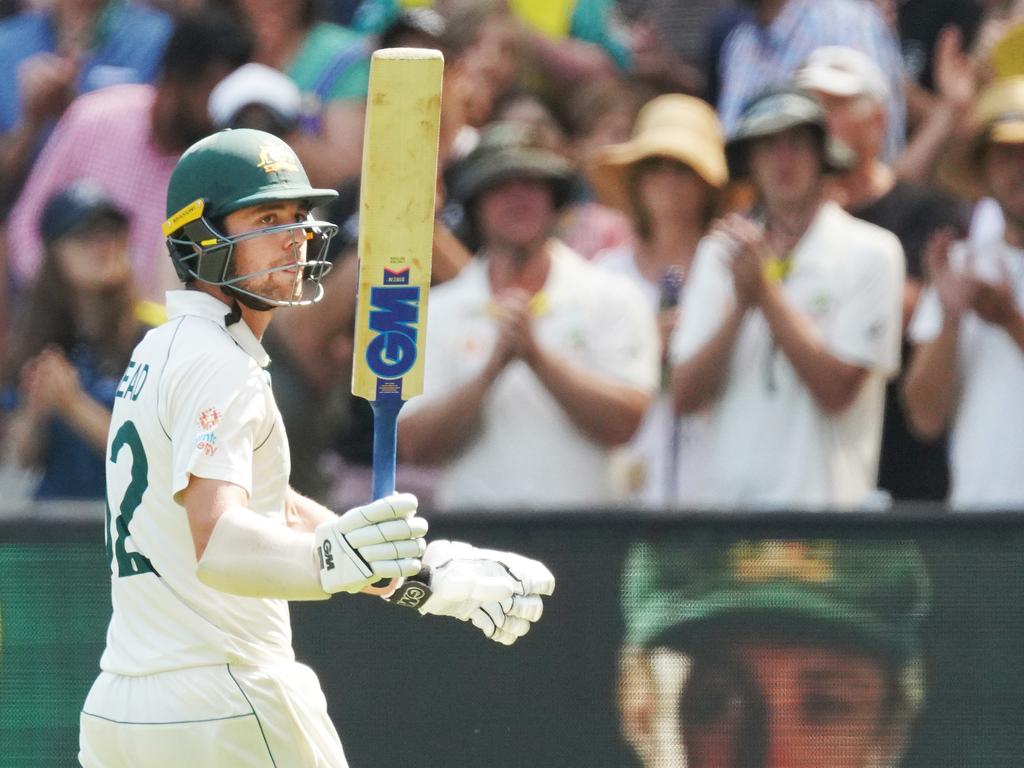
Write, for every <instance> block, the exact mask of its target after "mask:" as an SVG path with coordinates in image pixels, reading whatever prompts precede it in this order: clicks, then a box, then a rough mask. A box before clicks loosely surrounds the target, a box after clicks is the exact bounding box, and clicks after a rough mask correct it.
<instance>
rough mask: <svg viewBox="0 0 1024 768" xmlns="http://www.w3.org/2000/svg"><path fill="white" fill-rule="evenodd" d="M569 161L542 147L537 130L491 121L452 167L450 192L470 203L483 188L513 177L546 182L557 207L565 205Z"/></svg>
mask: <svg viewBox="0 0 1024 768" xmlns="http://www.w3.org/2000/svg"><path fill="white" fill-rule="evenodd" d="M572 178H573V168H572V165H571V164H570V163H569V162H568V161H567V160H566V159H565V158H563V157H562V156H561V155H558V154H556V153H555V152H552V151H551V150H549V149H546V148H544V147H543V146H542V145H541V143H540V140H539V135H538V134H537V132H536V131H533V130H531V129H530V128H529V127H527V126H524V125H520V124H517V123H504V122H503V123H493V124H491V125H489V126H487V127H485V128H484V129H483V130H482V131H481V132H480V141H479V143H478V144H477V145H476V147H475V148H474V149H473V151H472V152H470V153H469V154H468V155H467V156H466V157H465V158H463V159H462V160H461V161H460V162H459V164H458V166H457V167H456V168H455V169H454V172H453V179H452V190H451V191H452V195H453V197H455V198H456V199H458V200H461V201H462V202H463V203H464V204H465V205H466V206H467V207H469V206H470V205H471V203H472V201H473V200H475V199H476V198H477V197H478V196H479V195H480V194H481V193H482V192H485V191H487V190H488V189H492V188H493V187H495V186H497V185H499V184H501V183H502V182H505V181H510V180H512V179H537V180H540V181H545V182H548V183H549V184H550V185H551V187H552V190H553V192H554V200H555V205H556V207H560V206H562V205H564V204H565V203H566V202H567V201H568V199H569V194H570V191H571V187H572Z"/></svg>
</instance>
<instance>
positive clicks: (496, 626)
mask: <svg viewBox="0 0 1024 768" xmlns="http://www.w3.org/2000/svg"><path fill="white" fill-rule="evenodd" d="M470 621H472V622H473V626H474V627H476V628H477V629H479V630H480V631H481V632H483V633H484V634H485V635H486V636H487V637H488V638H490V639H491V640H494V641H495V642H497V643H501V644H502V645H512V643H514V642H515V641H516V640H518V639H519V638H520V637H522V636H523V635H525V634H526V633H527V632H529V631H530V627H531V626H533V625H532V624H531V623H530V622H528V621H526V620H525V619H517V618H515V617H514V616H506V615H505V614H504V612H503V611H502V610H501V606H500V605H499V604H498V603H488V604H487V605H483V606H481V607H480V608H479V609H478V610H476V611H474V612H473V614H472V615H471V616H470Z"/></svg>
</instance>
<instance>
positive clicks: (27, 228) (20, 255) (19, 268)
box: [7, 96, 88, 285]
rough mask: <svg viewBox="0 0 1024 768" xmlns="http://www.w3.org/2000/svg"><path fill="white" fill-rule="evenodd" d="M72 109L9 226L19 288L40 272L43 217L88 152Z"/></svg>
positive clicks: (26, 187)
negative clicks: (80, 136)
mask: <svg viewBox="0 0 1024 768" xmlns="http://www.w3.org/2000/svg"><path fill="white" fill-rule="evenodd" d="M85 98H88V97H87V96H86V97H81V98H80V99H79V100H76V103H74V104H72V105H71V106H70V107H68V109H67V111H66V112H65V113H64V116H63V117H62V118H61V119H60V121H59V122H58V123H57V127H56V128H54V130H53V133H52V134H50V138H49V139H48V140H47V142H46V146H45V147H43V151H42V152H41V153H40V154H39V157H38V158H36V160H35V162H34V163H33V164H32V168H31V170H30V171H29V175H28V179H27V180H26V181H25V185H24V186H23V187H22V189H21V193H20V194H19V196H18V199H17V201H16V202H15V204H14V207H13V208H12V209H11V215H10V218H9V219H8V223H7V243H8V252H7V253H8V257H7V263H8V269H9V270H10V275H9V276H10V278H11V279H12V280H13V282H14V283H15V284H18V285H23V284H27V283H28V282H29V281H30V280H31V279H32V278H33V277H34V276H35V274H36V272H37V271H38V269H39V264H40V262H41V261H42V256H43V249H42V242H41V240H40V237H39V231H38V225H39V217H40V216H41V215H42V211H43V207H44V206H45V205H46V201H47V200H49V198H50V196H51V195H53V194H54V193H56V192H57V191H59V190H61V189H63V188H64V187H66V186H67V185H68V184H69V183H70V182H71V181H72V180H74V179H75V178H76V177H77V176H78V174H79V172H80V171H79V169H80V167H81V156H82V152H83V151H84V150H83V149H82V147H81V146H79V142H77V141H76V140H75V138H74V137H75V136H76V134H78V133H79V132H80V130H81V129H80V126H81V125H82V124H83V120H84V119H87V118H83V117H82V114H83V113H82V112H81V111H80V110H79V109H76V105H77V104H79V103H80V102H81V100H82V99H85Z"/></svg>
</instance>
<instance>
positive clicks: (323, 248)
mask: <svg viewBox="0 0 1024 768" xmlns="http://www.w3.org/2000/svg"><path fill="white" fill-rule="evenodd" d="M204 208H205V201H203V200H196V201H195V202H193V203H190V204H189V205H187V206H186V207H185V208H182V209H181V210H180V211H178V212H177V213H176V214H175V215H174V216H172V217H171V218H170V219H168V220H167V221H166V222H165V223H164V233H165V235H166V237H167V248H168V250H169V251H170V254H171V260H172V262H173V263H174V269H175V271H176V272H177V274H178V277H179V279H181V280H182V281H185V282H188V281H190V280H200V281H202V282H204V283H207V284H209V285H216V286H219V287H221V288H224V289H226V292H227V293H229V294H231V295H235V296H236V297H237V298H239V299H240V300H241V301H243V303H247V304H250V306H254V308H260V309H269V308H270V307H290V306H306V305H309V304H314V303H316V302H318V301H320V299H322V298H323V295H324V287H323V285H322V283H321V281H322V280H323V278H324V277H325V276H326V275H327V273H328V272H330V271H331V267H332V266H333V265H332V264H331V262H330V261H327V260H326V259H325V258H324V256H325V254H326V253H327V246H328V244H329V243H330V241H331V238H332V237H334V235H335V234H336V233H337V231H338V227H337V225H335V224H331V223H330V222H327V221H319V220H316V219H313V218H312V217H311V216H308V217H307V219H306V220H305V221H298V222H293V223H287V224H276V225H274V226H270V227H265V228H263V229H255V230H252V231H250V232H243V233H240V234H237V235H227V234H225V233H223V232H221V231H220V230H219V229H217V228H216V227H215V226H214V225H213V224H212V223H211V222H210V221H209V220H208V219H207V218H206V217H205V216H204V215H203V210H204ZM282 232H293V233H301V238H296V237H295V236H294V235H293V253H294V254H295V260H294V261H292V262H288V263H286V264H282V265H279V266H276V267H270V268H268V269H262V270H258V271H256V272H249V273H246V274H237V273H236V271H235V270H234V255H235V245H236V244H238V243H241V242H245V241H246V240H253V239H255V238H258V237H264V236H267V235H275V234H280V233H282ZM302 245H305V246H306V254H305V257H303V255H302V254H301V252H300V249H301V246H302ZM296 267H299V268H300V270H301V271H300V272H299V273H297V277H296V284H295V292H294V294H293V296H292V298H290V299H280V298H275V297H272V296H266V295H264V294H261V293H257V292H256V291H253V290H251V289H250V288H247V287H245V285H244V283H246V282H248V281H250V280H252V279H254V278H258V277H263V276H264V275H268V274H272V273H274V272H282V271H286V270H294V269H296ZM246 299H249V300H252V301H251V302H250V301H246ZM261 304H262V305H263V306H262V307H261V306H259V305H261Z"/></svg>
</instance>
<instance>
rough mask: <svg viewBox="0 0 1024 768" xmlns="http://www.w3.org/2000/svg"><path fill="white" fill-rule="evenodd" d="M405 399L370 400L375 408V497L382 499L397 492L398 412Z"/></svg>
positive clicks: (371, 405)
mask: <svg viewBox="0 0 1024 768" xmlns="http://www.w3.org/2000/svg"><path fill="white" fill-rule="evenodd" d="M403 405H405V401H404V400H401V399H399V398H397V397H396V398H384V399H381V398H378V399H376V400H371V401H370V408H371V409H372V410H373V498H374V499H382V498H384V497H385V496H387V495H389V494H392V493H394V492H395V460H396V458H397V451H398V443H397V437H398V412H399V411H400V410H402V406H403Z"/></svg>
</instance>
